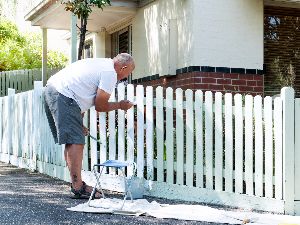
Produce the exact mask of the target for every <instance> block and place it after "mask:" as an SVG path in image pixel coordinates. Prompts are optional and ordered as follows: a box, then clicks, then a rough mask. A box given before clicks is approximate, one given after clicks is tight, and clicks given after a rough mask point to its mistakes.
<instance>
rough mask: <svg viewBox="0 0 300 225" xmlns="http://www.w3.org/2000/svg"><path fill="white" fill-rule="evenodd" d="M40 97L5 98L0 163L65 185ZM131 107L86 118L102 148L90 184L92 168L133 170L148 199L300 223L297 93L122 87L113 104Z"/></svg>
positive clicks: (114, 185)
mask: <svg viewBox="0 0 300 225" xmlns="http://www.w3.org/2000/svg"><path fill="white" fill-rule="evenodd" d="M42 92H43V89H42V85H41V82H35V89H34V90H31V91H27V92H22V93H18V94H15V91H14V90H12V89H10V90H9V92H8V96H5V97H2V98H0V128H1V129H0V146H1V150H0V160H1V161H4V162H10V163H11V164H13V165H17V166H20V167H25V168H31V169H34V170H37V171H40V172H42V173H46V174H49V175H51V176H54V177H58V178H60V179H63V180H67V181H68V180H69V173H68V171H67V168H66V164H65V161H64V157H63V148H64V146H59V145H55V144H54V142H53V138H52V136H51V132H50V129H49V126H48V123H47V120H46V116H45V113H44V110H43V104H42V101H43V99H42ZM154 96H155V97H154ZM125 98H126V99H128V100H131V101H136V102H137V105H136V106H135V107H134V108H131V109H129V110H128V111H127V112H124V111H122V110H116V111H111V112H108V113H97V112H96V111H95V109H94V108H92V109H90V110H89V112H88V113H86V116H85V117H84V123H85V125H86V126H88V127H89V129H90V133H91V134H92V135H93V136H96V137H98V138H99V139H100V141H101V144H99V143H98V142H96V141H94V140H93V139H88V138H86V141H87V145H86V147H85V150H84V160H83V171H82V174H83V177H84V179H85V180H87V181H90V182H93V178H92V173H91V172H90V171H91V168H92V165H93V164H95V163H99V162H103V161H105V160H107V159H119V160H128V161H135V162H136V163H137V176H138V177H140V178H141V179H143V180H144V184H145V187H146V189H147V190H146V194H147V195H149V196H157V197H164V198H170V199H183V200H191V201H198V202H208V203H213V204H222V205H229V206H233V207H242V208H251V209H257V210H264V211H272V212H280V213H287V214H295V213H296V214H298V215H300V204H299V201H297V200H300V182H299V177H300V164H299V162H300V141H299V138H294V137H295V136H296V137H298V136H299V135H300V99H296V100H295V98H294V90H293V89H292V88H284V89H283V90H282V92H281V96H280V97H276V98H274V99H272V98H271V97H265V98H262V97H261V96H255V97H252V96H250V95H246V96H242V95H240V94H236V95H234V96H233V95H232V94H230V93H227V94H225V95H222V94H221V93H216V94H213V93H212V92H209V91H207V92H205V93H203V92H202V91H201V90H198V91H196V92H193V91H191V90H187V91H183V90H181V89H176V90H173V89H171V88H167V89H166V90H163V88H162V87H158V88H156V89H155V90H153V88H152V87H146V88H144V87H143V86H140V85H138V86H137V87H136V88H134V86H133V85H131V84H129V85H127V87H125V86H124V85H123V84H120V85H119V86H118V89H117V92H116V94H113V95H112V96H111V101H116V100H122V99H125ZM88 121H89V123H88ZM128 175H131V174H128ZM119 182H120V181H119V180H118V177H117V176H116V172H115V171H114V170H110V171H107V174H105V175H104V176H103V181H102V183H103V185H104V187H105V188H109V189H113V190H119V188H120V187H118V184H119Z"/></svg>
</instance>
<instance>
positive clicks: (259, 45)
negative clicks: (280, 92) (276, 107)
mask: <svg viewBox="0 0 300 225" xmlns="http://www.w3.org/2000/svg"><path fill="white" fill-rule="evenodd" d="M170 19H175V20H176V23H177V38H176V40H174V38H173V39H172V36H170V35H169V34H170V33H169V29H172V27H170ZM132 27H133V56H134V58H135V60H136V69H135V71H134V73H133V82H134V83H138V84H143V83H144V84H146V83H149V82H150V83H151V82H152V83H153V82H154V83H161V84H162V85H164V86H165V85H166V86H172V87H174V88H175V87H183V88H184V87H186V88H192V89H195V88H197V87H198V88H201V87H203V88H205V89H207V90H213V91H216V90H218V91H237V92H241V93H253V94H257V93H258V94H262V93H263V75H262V74H263V71H262V69H263V51H264V49H263V1H261V0H244V1H240V0H230V1H228V0H218V1H217V0H201V1H199V0H188V1H187V0H172V1H171V0H164V1H162V0H160V1H159V0H157V1H155V2H153V3H152V4H149V5H147V6H145V7H144V8H142V9H140V10H139V11H138V13H137V15H136V17H135V18H134V20H133V24H132ZM157 31H158V32H157ZM170 40H171V41H170ZM174 43H175V44H174ZM173 48H177V52H175V53H171V52H170V49H173ZM174 58H176V59H175V60H174ZM174 61H175V62H176V63H175V66H176V74H175V76H172V77H171V76H168V75H174V74H171V73H170V67H172V63H173V64H174ZM191 74H192V75H191ZM210 75H211V76H212V77H213V78H216V79H217V80H216V79H206V78H204V77H209V76H210ZM247 75H250V76H249V77H247ZM185 76H186V78H187V79H184V77H185ZM191 76H192V77H193V78H195V79H196V80H197V82H198V83H197V85H196V83H195V80H194V79H188V77H191ZM253 76H255V79H254V80H255V82H253ZM162 77H163V78H162ZM236 79H241V80H243V81H241V82H240V84H238V83H239V82H237V81H236ZM222 80H226V81H222ZM248 80H249V82H248ZM177 81H178V82H177ZM202 81H203V82H202ZM192 82H194V83H192ZM218 82H220V83H218ZM178 83H181V85H178ZM183 83H184V85H183V86H182V84H183ZM200 84H201V85H200ZM249 84H251V85H250V87H249ZM199 85H200V86H199Z"/></svg>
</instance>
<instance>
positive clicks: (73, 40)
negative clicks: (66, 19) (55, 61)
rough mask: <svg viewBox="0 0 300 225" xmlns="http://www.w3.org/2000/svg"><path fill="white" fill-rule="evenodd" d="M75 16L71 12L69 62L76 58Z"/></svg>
mask: <svg viewBox="0 0 300 225" xmlns="http://www.w3.org/2000/svg"><path fill="white" fill-rule="evenodd" d="M76 22H77V17H76V15H74V14H73V13H72V14H71V57H70V59H71V63H72V62H75V61H76V60H77V51H76V50H77V27H76Z"/></svg>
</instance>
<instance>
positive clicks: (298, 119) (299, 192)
mask: <svg viewBox="0 0 300 225" xmlns="http://www.w3.org/2000/svg"><path fill="white" fill-rule="evenodd" d="M299 136H300V98H296V99H295V137H296V138H295V214H296V215H297V216H299V215H300V179H299V178H300V138H299Z"/></svg>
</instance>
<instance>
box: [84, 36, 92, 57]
mask: <svg viewBox="0 0 300 225" xmlns="http://www.w3.org/2000/svg"><path fill="white" fill-rule="evenodd" d="M93 57H94V56H93V41H92V40H88V41H86V42H85V43H84V49H83V58H93Z"/></svg>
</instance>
